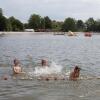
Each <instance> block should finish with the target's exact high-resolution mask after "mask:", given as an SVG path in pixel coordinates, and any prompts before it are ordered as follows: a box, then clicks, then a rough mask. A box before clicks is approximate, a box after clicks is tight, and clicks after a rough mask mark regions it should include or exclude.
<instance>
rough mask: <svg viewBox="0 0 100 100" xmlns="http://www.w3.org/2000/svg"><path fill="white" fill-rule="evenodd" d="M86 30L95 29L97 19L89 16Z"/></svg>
mask: <svg viewBox="0 0 100 100" xmlns="http://www.w3.org/2000/svg"><path fill="white" fill-rule="evenodd" d="M85 24H86V31H95V24H96V23H95V20H94V19H93V18H89V19H88V20H87V21H86V23H85Z"/></svg>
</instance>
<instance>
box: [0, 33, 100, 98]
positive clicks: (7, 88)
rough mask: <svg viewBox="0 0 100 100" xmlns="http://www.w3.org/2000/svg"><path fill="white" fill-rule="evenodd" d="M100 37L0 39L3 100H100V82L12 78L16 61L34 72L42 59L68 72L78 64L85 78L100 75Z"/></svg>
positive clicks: (0, 85) (23, 37) (19, 36)
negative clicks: (16, 59)
mask: <svg viewBox="0 0 100 100" xmlns="http://www.w3.org/2000/svg"><path fill="white" fill-rule="evenodd" d="M99 42H100V36H99V35H93V36H92V37H90V38H89V37H84V36H83V35H82V34H80V35H79V36H77V37H68V36H63V35H62V36H60V35H32V34H30V35H28V34H26V35H17V34H16V35H5V36H3V37H0V77H1V76H2V75H4V74H6V75H9V79H8V80H1V81H0V100H5V99H7V100H13V99H15V100H28V99H29V100H100V97H99V95H100V80H99V79H95V78H94V79H90V80H86V79H83V80H78V81H70V80H57V81H54V80H51V81H44V80H37V79H36V78H33V79H18V78H16V79H12V76H11V74H12V69H11V65H12V63H13V62H12V61H13V59H14V58H15V57H16V58H18V59H19V60H21V64H22V67H23V69H24V71H26V72H27V73H28V72H34V70H35V68H36V66H40V61H41V59H43V58H44V59H48V60H49V61H50V62H49V63H51V62H52V61H54V62H56V63H57V65H58V66H63V69H62V70H63V71H64V72H68V71H69V70H71V69H72V68H73V67H74V66H75V65H78V66H80V67H81V68H82V70H81V75H82V76H89V77H91V76H92V77H96V76H100V67H99V66H100V50H99V49H100V44H99Z"/></svg>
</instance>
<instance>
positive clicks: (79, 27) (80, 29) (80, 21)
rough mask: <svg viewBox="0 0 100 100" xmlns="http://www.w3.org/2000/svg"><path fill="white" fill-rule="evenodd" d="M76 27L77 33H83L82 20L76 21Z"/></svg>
mask: <svg viewBox="0 0 100 100" xmlns="http://www.w3.org/2000/svg"><path fill="white" fill-rule="evenodd" d="M76 26H77V30H78V31H84V28H85V25H84V22H83V21H82V20H78V21H77V23H76Z"/></svg>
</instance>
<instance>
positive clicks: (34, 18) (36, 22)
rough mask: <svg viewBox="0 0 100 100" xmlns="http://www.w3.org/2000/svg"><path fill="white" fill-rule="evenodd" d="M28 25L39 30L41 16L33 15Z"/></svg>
mask: <svg viewBox="0 0 100 100" xmlns="http://www.w3.org/2000/svg"><path fill="white" fill-rule="evenodd" d="M28 25H29V27H30V28H32V29H39V28H40V27H41V16H39V15H36V14H33V15H31V16H30V18H29V20H28Z"/></svg>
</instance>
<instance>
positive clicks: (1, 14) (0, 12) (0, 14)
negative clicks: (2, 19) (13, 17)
mask: <svg viewBox="0 0 100 100" xmlns="http://www.w3.org/2000/svg"><path fill="white" fill-rule="evenodd" d="M0 16H3V11H2V8H0Z"/></svg>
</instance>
